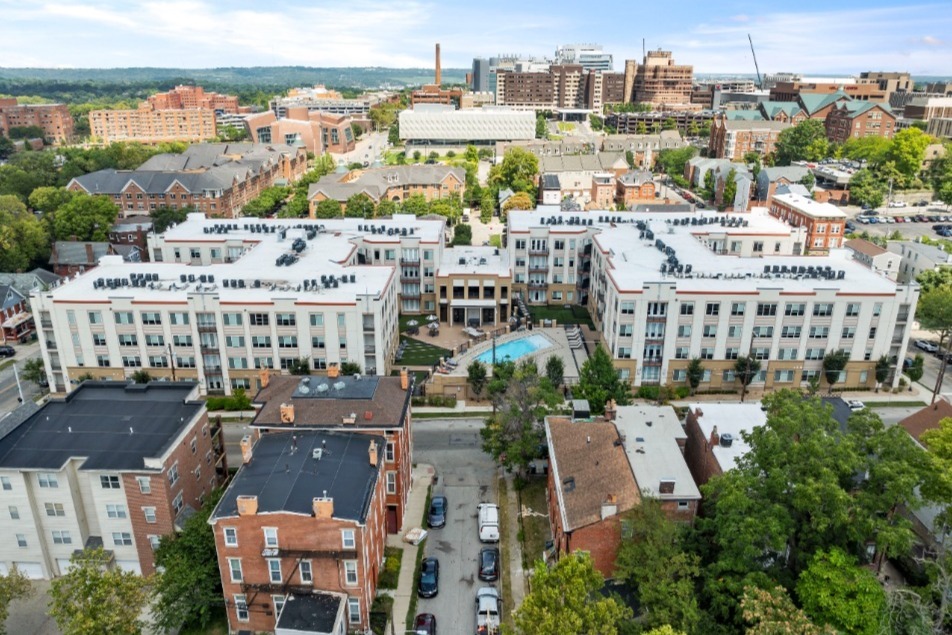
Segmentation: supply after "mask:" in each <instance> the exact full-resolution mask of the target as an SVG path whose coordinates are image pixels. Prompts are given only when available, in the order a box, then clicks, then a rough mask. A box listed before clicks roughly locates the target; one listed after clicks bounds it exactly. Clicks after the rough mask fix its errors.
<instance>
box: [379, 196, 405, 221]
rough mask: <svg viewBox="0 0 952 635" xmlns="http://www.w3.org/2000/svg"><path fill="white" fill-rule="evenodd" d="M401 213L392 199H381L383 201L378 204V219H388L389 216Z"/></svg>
mask: <svg viewBox="0 0 952 635" xmlns="http://www.w3.org/2000/svg"><path fill="white" fill-rule="evenodd" d="M399 211H400V208H399V207H398V206H397V204H396V203H395V202H393V201H391V200H390V199H386V198H385V199H381V201H380V202H379V203H378V204H377V217H378V218H386V217H388V216H393V215H394V214H396V213H398V212H399Z"/></svg>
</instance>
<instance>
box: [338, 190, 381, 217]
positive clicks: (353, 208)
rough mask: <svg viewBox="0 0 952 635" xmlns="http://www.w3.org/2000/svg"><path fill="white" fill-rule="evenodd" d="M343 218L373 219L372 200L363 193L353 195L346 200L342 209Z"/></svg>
mask: <svg viewBox="0 0 952 635" xmlns="http://www.w3.org/2000/svg"><path fill="white" fill-rule="evenodd" d="M344 216H346V217H347V218H373V217H374V202H373V199H371V198H370V197H369V196H367V195H366V194H364V193H363V192H359V193H357V194H354V195H353V196H351V197H350V198H349V199H347V206H346V207H345V209H344Z"/></svg>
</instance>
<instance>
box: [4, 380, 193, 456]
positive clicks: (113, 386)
mask: <svg viewBox="0 0 952 635" xmlns="http://www.w3.org/2000/svg"><path fill="white" fill-rule="evenodd" d="M195 386H196V384H195V382H151V383H149V384H127V383H122V382H116V381H99V382H96V381H86V382H83V384H81V385H80V386H79V387H78V388H77V389H76V390H74V391H73V392H72V393H70V394H69V395H67V396H66V397H65V398H63V399H53V400H51V401H49V402H47V403H46V404H44V405H43V406H42V407H41V408H40V409H39V410H38V411H36V412H34V413H33V414H32V415H30V416H29V417H27V418H25V419H24V420H23V421H22V423H20V424H19V425H18V426H16V427H15V428H14V429H12V430H10V431H9V432H8V433H7V434H6V435H4V436H3V437H2V438H0V468H9V469H26V470H42V469H47V470H59V469H61V468H62V467H63V465H64V464H65V463H66V462H67V461H68V460H69V459H71V458H74V457H76V458H82V457H85V459H86V460H85V461H84V462H83V464H82V465H81V466H80V469H82V470H117V471H121V470H144V469H148V468H146V467H145V459H147V458H157V457H160V456H161V455H162V454H164V452H165V451H166V449H167V448H169V447H170V446H171V444H172V443H173V442H174V440H175V438H176V437H178V435H179V434H180V433H181V432H182V430H183V429H184V428H185V426H187V425H188V424H189V422H190V421H191V420H192V419H193V418H194V417H195V416H196V415H197V414H198V413H199V412H200V411H201V410H202V408H203V407H204V404H203V402H201V401H186V399H187V398H188V396H189V395H190V394H191V393H192V392H193V390H194V389H195ZM130 429H131V430H132V431H131V432H130Z"/></svg>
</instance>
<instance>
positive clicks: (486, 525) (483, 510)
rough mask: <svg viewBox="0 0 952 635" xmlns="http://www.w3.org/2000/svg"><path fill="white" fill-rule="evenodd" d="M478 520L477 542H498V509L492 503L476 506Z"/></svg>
mask: <svg viewBox="0 0 952 635" xmlns="http://www.w3.org/2000/svg"><path fill="white" fill-rule="evenodd" d="M476 511H477V517H478V518H479V541H480V542H499V507H498V506H497V505H493V504H492V503H480V504H479V505H477V506H476Z"/></svg>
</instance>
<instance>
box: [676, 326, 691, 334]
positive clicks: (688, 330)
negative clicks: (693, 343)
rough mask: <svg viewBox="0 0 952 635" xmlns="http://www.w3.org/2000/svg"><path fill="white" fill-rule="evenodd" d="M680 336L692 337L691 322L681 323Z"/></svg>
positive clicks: (679, 327)
mask: <svg viewBox="0 0 952 635" xmlns="http://www.w3.org/2000/svg"><path fill="white" fill-rule="evenodd" d="M678 337H691V325H690V324H681V325H679V326H678Z"/></svg>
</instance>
